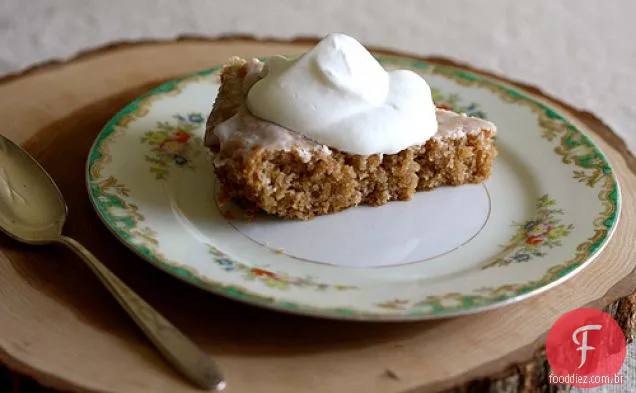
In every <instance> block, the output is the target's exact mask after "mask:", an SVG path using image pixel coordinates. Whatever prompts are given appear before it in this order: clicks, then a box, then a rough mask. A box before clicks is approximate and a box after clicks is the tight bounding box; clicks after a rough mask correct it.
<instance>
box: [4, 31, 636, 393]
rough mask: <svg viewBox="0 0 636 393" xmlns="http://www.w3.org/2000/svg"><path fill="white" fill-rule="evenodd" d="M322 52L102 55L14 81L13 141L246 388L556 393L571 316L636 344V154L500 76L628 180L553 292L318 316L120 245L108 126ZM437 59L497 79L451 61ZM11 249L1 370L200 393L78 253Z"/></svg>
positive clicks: (589, 119)
mask: <svg viewBox="0 0 636 393" xmlns="http://www.w3.org/2000/svg"><path fill="white" fill-rule="evenodd" d="M313 43H315V40H312V39H299V40H295V41H272V40H267V41H262V40H257V39H252V38H249V37H225V38H221V39H203V38H194V37H189V38H188V37H184V38H181V39H178V40H173V41H153V42H136V43H121V44H115V45H111V46H108V47H104V48H100V49H96V50H92V51H89V52H86V53H82V54H80V55H79V56H77V57H75V58H73V59H71V60H69V61H65V62H59V63H50V64H45V65H41V66H38V67H35V68H33V69H30V70H28V71H26V72H23V73H21V74H17V75H13V76H8V77H5V78H3V79H0V116H1V118H2V119H3V121H2V130H1V131H0V132H3V133H4V134H5V135H7V136H9V137H10V138H12V139H14V140H15V141H17V142H19V143H21V144H22V145H23V146H25V147H26V148H27V150H29V151H30V152H31V153H32V154H34V155H35V157H36V158H38V159H39V160H40V162H41V163H42V164H43V165H44V166H45V168H47V169H48V170H49V171H50V172H51V174H52V176H53V177H54V178H55V180H56V181H57V182H58V183H59V185H60V187H61V189H62V192H63V193H64V195H65V196H66V198H67V199H68V203H69V209H70V219H69V222H68V226H67V233H68V234H69V235H71V236H74V237H76V238H77V239H78V240H79V241H81V242H83V243H85V245H86V246H88V247H89V248H90V249H91V250H93V251H94V253H95V254H96V255H97V256H98V257H100V258H101V259H102V260H103V261H104V263H106V264H107V265H108V266H109V267H111V268H112V270H113V271H114V272H115V273H116V274H118V275H119V276H120V277H121V278H122V279H123V280H124V281H126V282H127V283H128V284H129V285H131V286H132V287H133V288H134V289H135V290H137V291H138V293H139V294H140V295H141V296H143V297H144V298H146V299H147V300H148V301H149V302H150V303H151V304H153V305H154V306H155V307H156V308H157V309H158V310H159V311H160V312H162V313H164V314H165V315H166V316H167V317H168V318H169V319H171V320H172V321H174V323H175V324H177V325H178V326H179V327H181V328H182V329H183V330H184V331H185V332H186V333H187V334H189V335H191V336H192V337H193V338H194V339H195V340H196V341H197V342H198V343H200V344H201V345H202V346H203V347H204V348H206V349H207V350H208V351H209V353H210V354H211V355H212V356H215V357H216V358H218V360H219V362H220V363H221V365H222V367H223V368H224V369H225V370H226V373H227V377H228V380H229V387H228V388H227V389H226V391H227V392H230V393H234V392H241V393H242V392H255V391H258V392H275V393H288V392H289V393H296V392H300V391H302V392H306V393H312V392H321V393H326V392H351V393H357V392H365V393H373V392H383V393H384V392H395V393H397V392H405V393H407V392H408V393H415V392H418V393H419V392H443V391H466V390H470V391H473V389H476V390H474V391H492V392H498V391H506V392H531V391H535V389H540V390H542V389H546V390H547V389H548V388H550V389H552V390H554V389H555V387H554V386H548V385H547V379H546V375H547V373H548V372H549V368H548V366H547V362H546V360H545V356H544V352H543V351H542V348H543V343H544V340H545V336H546V333H547V331H548V329H549V328H550V326H551V325H552V323H553V322H554V321H555V320H556V319H557V318H558V317H560V316H561V315H562V314H563V313H565V312H567V311H569V310H571V309H573V308H577V307H582V306H591V307H596V308H604V307H609V308H606V309H607V310H608V312H610V313H611V314H612V315H613V316H614V317H615V318H616V319H617V320H618V321H619V323H620V324H621V326H622V327H623V329H624V331H625V333H626V336H627V338H628V340H629V339H631V336H632V335H633V332H634V329H633V328H634V316H635V310H636V307H635V304H636V295H634V291H635V290H636V272H635V267H636V244H635V243H634V241H633V234H634V233H635V228H636V157H634V155H633V154H631V153H629V152H628V150H627V148H626V146H625V144H624V143H623V142H622V141H621V140H620V138H619V137H617V136H616V134H614V133H613V132H612V131H611V130H610V129H609V128H608V127H607V126H605V125H604V124H603V123H602V122H601V121H600V120H598V119H597V118H596V117H595V116H593V115H592V114H589V113H586V112H581V111H577V110H576V109H574V108H572V107H570V106H568V105H566V104H564V103H562V102H558V101H556V100H555V99H553V98H551V97H548V96H547V95H545V94H544V93H542V92H541V91H539V90H538V89H536V88H533V87H531V86H526V85H521V84H519V83H515V82H512V81H510V80H507V79H504V78H501V77H498V76H494V75H491V74H488V75H490V76H492V77H496V78H498V79H499V80H501V81H505V82H506V83H510V84H514V85H516V86H518V87H519V88H521V89H524V90H525V91H527V93H528V94H531V95H532V96H534V97H535V98H537V99H539V100H544V101H546V102H547V103H549V105H551V106H557V107H559V108H562V110H563V111H564V112H569V113H571V114H572V115H574V116H576V117H577V118H578V119H579V121H580V123H581V125H582V127H587V128H589V129H591V130H592V131H593V132H592V133H591V137H592V139H593V140H594V141H595V142H596V143H597V144H598V145H599V146H600V147H601V149H603V151H604V152H605V153H606V154H607V157H608V159H609V160H610V162H611V164H612V165H613V167H614V169H615V171H616V173H617V175H618V176H619V181H620V183H621V189H622V194H623V209H622V213H621V215H622V216H621V219H620V221H619V225H618V228H617V230H616V233H615V235H614V238H613V239H612V240H611V241H610V243H609V245H608V246H607V247H606V249H605V250H604V251H603V253H602V254H601V255H600V256H599V257H598V259H597V261H596V262H595V263H593V264H592V265H590V266H589V267H588V268H586V269H585V270H583V271H582V272H581V273H579V274H578V275H577V276H575V277H574V278H572V279H570V280H569V281H567V282H566V283H564V284H562V285H560V286H558V287H557V288H554V289H552V290H549V291H547V292H546V293H543V294H541V295H539V296H536V297H534V298H532V299H529V300H526V301H523V302H520V303H517V304H514V305H511V306H507V307H505V308H502V309H499V310H494V311H490V312H486V313H482V314H477V315H472V316H467V317H461V318H455V319H445V320H436V321H430V322H417V323H415V322H412V323H398V324H386V323H385V324H369V323H356V322H337V321H327V320H318V319H313V318H303V317H296V316H291V315H286V314H281V313H276V312H271V311H266V310H262V309H257V308H253V307H250V306H246V305H243V304H239V303H237V302H234V301H230V300H226V299H222V298H219V297H216V296H213V295H211V294H208V293H205V292H203V291H201V290H199V289H196V288H193V287H190V286H188V285H186V284H185V283H182V282H180V281H179V280H176V279H174V278H172V277H170V276H168V275H167V274H165V273H163V272H161V271H159V270H158V269H155V268H153V267H152V266H151V265H149V264H147V263H145V262H144V261H142V260H140V259H139V258H138V257H136V256H135V255H134V254H133V253H132V252H131V251H129V250H128V249H127V248H126V247H125V246H123V245H122V244H120V243H118V242H117V240H116V239H115V238H114V237H113V236H112V235H111V234H110V232H109V231H108V230H107V229H106V228H105V227H104V226H103V225H102V224H101V222H100V221H99V219H98V218H97V216H96V215H95V213H94V212H93V211H92V208H91V205H90V202H89V200H88V198H87V195H86V189H85V185H84V165H85V161H86V156H87V152H88V150H89V148H90V146H91V144H92V142H93V140H94V138H95V136H96V135H97V133H98V132H99V131H100V130H101V128H102V127H103V125H104V124H105V123H106V122H107V121H108V120H109V119H110V118H111V117H112V116H113V115H114V114H115V113H116V112H117V111H119V110H120V109H121V108H122V107H123V106H125V105H126V104H127V103H129V102H130V101H132V100H133V99H134V98H136V97H138V96H139V95H141V94H143V93H145V92H146V91H148V90H149V89H151V88H153V87H156V86H158V85H159V84H161V83H163V82H165V81H167V80H169V79H172V78H175V77H178V76H180V75H183V74H185V73H188V72H192V71H197V70H200V69H203V68H209V67H212V66H215V65H217V64H220V63H223V62H225V61H226V60H227V59H228V58H229V57H230V56H233V55H238V56H244V57H250V56H269V55H274V54H280V53H286V54H292V53H301V52H303V51H305V50H306V49H307V48H308V47H310V46H311V45H312V44H313ZM378 52H385V53H389V52H388V51H382V50H378ZM393 54H395V53H393ZM427 60H428V61H432V62H439V63H444V64H448V65H454V66H456V67H460V68H465V69H468V70H470V71H472V72H478V73H479V72H481V73H484V72H482V71H479V70H475V69H473V68H471V67H468V66H466V65H462V64H458V63H454V62H451V61H449V60H446V59H440V58H427ZM484 74H485V73H484ZM0 247H1V254H0V296H2V301H1V302H0V362H2V363H4V364H6V365H7V367H9V368H10V369H12V370H14V371H16V372H19V373H22V374H24V375H28V376H30V377H32V378H34V379H35V380H36V381H38V382H39V383H41V384H43V385H45V386H48V387H50V388H53V389H57V390H64V391H87V392H106V391H108V392H117V393H119V392H126V393H136V392H158V393H160V392H190V391H192V392H195V391H197V389H196V388H195V387H193V386H190V385H189V384H187V383H186V382H184V380H183V379H181V378H180V377H179V376H178V375H177V374H176V373H175V372H174V371H173V370H172V369H171V368H170V367H169V366H168V365H167V364H166V363H164V362H163V360H162V359H161V358H160V357H159V356H158V355H157V354H156V352H155V351H154V349H153V348H152V347H151V346H150V345H149V344H148V343H147V342H146V340H145V338H144V337H143V336H142V335H141V334H140V333H139V332H138V331H137V329H136V327H135V326H134V324H133V323H132V322H130V321H129V320H128V318H127V317H126V316H125V314H124V313H123V312H122V311H121V310H119V308H118V306H117V304H116V302H115V301H114V300H113V299H111V298H110V295H108V294H107V293H106V291H104V290H103V289H102V287H101V285H100V284H99V283H98V281H97V280H96V279H94V278H93V277H92V275H91V273H90V272H89V271H88V269H87V268H85V267H84V266H83V265H82V263H81V262H80V261H78V260H77V258H76V257H75V256H73V255H71V254H70V253H67V252H65V251H64V250H59V249H56V248H33V247H27V246H22V245H18V244H16V243H15V242H12V241H10V240H7V239H6V237H1V238H0Z"/></svg>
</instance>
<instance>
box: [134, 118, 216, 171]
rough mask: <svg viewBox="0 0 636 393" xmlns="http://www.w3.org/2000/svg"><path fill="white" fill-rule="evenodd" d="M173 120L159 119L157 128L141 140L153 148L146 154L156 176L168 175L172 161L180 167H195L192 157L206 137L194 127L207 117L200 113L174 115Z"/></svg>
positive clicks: (199, 151) (196, 154) (199, 150)
mask: <svg viewBox="0 0 636 393" xmlns="http://www.w3.org/2000/svg"><path fill="white" fill-rule="evenodd" d="M174 119H175V120H176V123H174V122H167V121H161V122H157V126H156V128H155V129H154V130H150V131H147V132H146V133H145V134H144V135H143V136H142V137H141V143H144V144H148V145H150V146H151V147H152V148H151V150H150V154H147V155H146V161H148V162H149V163H150V164H151V165H152V166H151V167H150V172H151V173H152V174H154V176H155V179H157V180H162V179H165V178H166V177H167V176H168V175H169V173H170V167H171V165H172V164H176V165H177V166H179V167H184V168H188V169H194V165H193V164H192V160H193V159H194V158H196V157H197V156H198V155H199V154H200V153H201V149H200V146H201V145H202V143H203V140H202V139H201V137H200V136H197V135H194V134H193V131H194V130H196V129H197V128H199V127H200V125H201V124H202V123H203V122H204V121H205V119H204V118H203V115H202V114H201V113H189V114H187V115H181V114H176V115H174Z"/></svg>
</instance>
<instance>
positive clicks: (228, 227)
mask: <svg viewBox="0 0 636 393" xmlns="http://www.w3.org/2000/svg"><path fill="white" fill-rule="evenodd" d="M378 59H379V60H380V61H381V62H382V64H384V65H385V67H387V68H396V67H399V68H409V69H412V70H414V71H416V72H419V73H421V74H422V75H423V76H424V77H425V78H426V79H427V80H428V82H429V84H430V85H431V86H432V87H433V88H434V93H435V97H434V98H435V100H436V102H438V103H441V104H445V105H448V106H449V107H451V108H453V109H454V110H456V111H461V112H466V113H468V114H470V115H474V116H482V117H485V118H487V119H489V120H491V121H493V122H494V123H495V124H497V126H498V135H497V139H496V144H497V147H498V150H499V153H500V154H499V156H498V157H497V159H496V161H495V167H494V172H493V175H492V177H491V178H490V179H489V180H488V181H487V182H485V184H483V185H466V186H461V187H454V188H443V189H438V190H435V191H431V192H426V193H419V194H418V195H417V196H416V197H415V199H414V200H412V201H409V202H391V203H389V204H388V205H385V206H382V207H375V208H372V207H357V208H353V209H349V210H347V211H344V212H341V213H338V214H333V215H329V216H323V217H318V218H316V219H314V220H312V221H309V222H296V221H293V222H292V221H282V220H278V219H275V218H271V217H266V216H259V217H256V218H255V219H253V220H251V219H249V218H247V217H245V215H244V214H242V212H241V211H240V210H239V209H237V208H236V207H235V206H233V205H232V204H231V203H229V204H227V203H226V204H225V205H223V204H222V203H221V204H220V203H219V201H218V199H219V198H218V195H217V194H218V189H219V187H218V184H217V182H216V180H215V177H214V174H213V171H212V168H211V166H210V164H209V162H208V159H207V156H206V154H205V151H204V148H203V146H202V137H203V132H204V123H205V119H206V117H207V115H208V113H209V111H210V109H211V105H212V102H213V100H214V98H215V95H216V93H217V89H218V86H219V82H218V73H219V70H220V68H219V67H216V68H213V69H209V70H204V71H201V72H198V73H196V74H193V75H188V76H186V77H184V78H182V79H179V80H175V81H172V82H170V83H168V84H165V85H163V86H161V87H159V88H157V89H155V90H152V91H151V92H149V93H148V94H146V95H144V96H142V97H140V98H138V99H137V100H135V101H134V102H132V103H131V104H130V105H128V106H127V107H125V108H124V109H123V110H122V111H121V112H120V113H118V114H117V115H116V116H115V117H114V118H113V119H112V120H111V121H110V122H109V123H108V124H107V125H106V126H105V127H104V129H103V130H102V132H101V133H100V134H99V136H98V138H97V140H96V141H95V144H94V146H93V148H92V150H91V152H90V156H89V159H88V166H87V182H88V189H89V194H90V198H91V200H92V202H93V204H94V206H95V208H96V210H97V212H98V214H99V216H100V217H101V218H102V220H103V221H104V223H105V224H106V226H108V228H110V229H111V230H112V232H113V233H114V234H115V235H116V236H117V238H118V239H120V240H121V241H122V242H123V243H124V244H125V245H127V246H128V247H130V248H131V249H132V250H134V251H135V252H136V253H137V254H139V255H140V256H141V257H142V258H144V259H145V260H147V261H148V262H150V263H152V264H153V265H155V266H158V267H160V268H162V269H164V270H166V271H168V272H170V273H172V274H174V275H175V276H177V277H179V278H181V279H183V280H185V281H187V282H189V283H192V284H194V285H197V286H199V287H201V288H204V289H206V290H209V291H210V292H213V293H216V294H220V295H224V296H227V297H230V298H233V299H237V300H241V301H245V302H248V303H251V304H255V305H258V306H264V307H269V308H273V309H277V310H281V311H288V312H293V313H299V314H308V315H314V316H320V317H328V318H339V319H358V320H376V321H383V320H414V319H428V318H436V317H448V316H452V315H460V314H468V313H473V312H477V311H483V310H487V309H490V308H494V307H498V306H502V305H505V304H509V303H511V302H514V301H518V300H521V299H523V298H525V297H528V296H530V295H533V294H537V293H539V292H541V291H543V290H545V289H547V288H550V287H552V286H554V285H556V284H557V283H560V282H562V281H563V280H565V279H566V278H567V277H570V276H572V275H573V274H575V273H576V272H577V271H579V270H580V269H581V268H582V267H583V266H585V265H586V264H588V263H589V262H591V261H592V260H593V259H594V257H595V256H596V255H597V254H598V253H599V252H600V251H601V250H602V249H603V247H604V246H605V244H606V243H607V242H608V240H609V239H610V237H611V235H612V232H613V230H614V228H615V226H616V223H617V218H618V216H619V210H620V192H619V186H618V184H617V181H616V178H615V176H614V174H613V172H612V169H611V167H610V166H609V164H608V162H607V161H606V159H605V157H604V156H603V154H602V153H601V152H600V151H599V150H598V148H597V147H596V146H594V144H593V143H592V142H591V141H590V139H588V138H587V137H586V136H585V135H584V133H583V132H582V131H581V130H580V129H577V128H576V127H575V126H574V125H573V124H572V123H571V122H570V121H569V120H568V119H567V118H566V117H565V115H564V114H561V113H558V112H557V111H556V110H554V109H553V108H549V107H547V106H545V104H542V103H540V102H538V101H536V100H535V99H534V98H532V97H531V96H530V95H528V94H526V93H524V92H522V91H519V90H516V89H514V88H511V87H510V86H508V85H505V84H503V83H502V82H498V81H496V80H493V79H487V78H484V77H482V76H477V75H475V74H471V73H469V72H466V71H463V70H459V69H455V68H451V67H447V66H441V65H436V64H432V63H425V62H421V61H414V60H409V59H406V58H398V57H386V56H378ZM221 202H223V201H221Z"/></svg>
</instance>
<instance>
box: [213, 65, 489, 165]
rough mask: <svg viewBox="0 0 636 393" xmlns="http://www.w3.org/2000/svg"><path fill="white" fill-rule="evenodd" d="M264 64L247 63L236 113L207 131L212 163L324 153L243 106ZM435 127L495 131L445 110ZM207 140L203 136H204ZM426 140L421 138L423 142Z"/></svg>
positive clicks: (444, 133)
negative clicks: (213, 146)
mask: <svg viewBox="0 0 636 393" xmlns="http://www.w3.org/2000/svg"><path fill="white" fill-rule="evenodd" d="M263 66H264V63H262V62H261V61H259V60H258V59H252V60H250V61H249V62H248V64H247V67H246V70H247V73H246V75H245V78H244V80H243V86H242V87H243V88H242V97H240V98H239V97H237V99H240V100H241V104H240V107H239V110H238V111H237V113H236V114H235V115H234V116H232V117H231V118H229V119H228V120H226V121H224V122H222V123H220V124H218V125H217V126H216V127H214V128H213V129H210V130H208V132H212V133H213V134H214V136H215V137H216V138H215V139H216V141H217V142H218V144H219V148H220V150H221V152H222V153H221V154H219V155H217V157H216V159H215V163H214V164H215V165H217V166H218V165H223V161H224V160H223V159H222V158H221V157H223V156H225V157H229V156H233V155H235V154H250V153H252V154H253V153H254V152H256V151H258V150H259V149H263V150H270V151H275V150H280V151H287V152H289V151H295V152H296V153H297V154H298V156H299V157H300V158H301V159H302V160H303V161H304V162H307V161H308V160H309V159H310V158H311V155H312V154H313V153H316V152H320V153H322V154H325V155H328V154H330V153H331V150H330V148H329V147H328V146H325V145H322V144H319V143H316V142H315V141H312V140H310V139H308V138H306V137H304V136H303V135H300V134H298V133H297V132H294V131H291V130H288V129H287V128H284V127H282V126H279V125H277V124H274V123H272V122H269V121H266V120H263V119H260V118H257V117H256V116H254V115H253V114H251V113H250V112H249V110H248V109H247V107H246V105H245V95H246V94H247V92H248V91H249V89H250V88H251V86H252V85H253V84H254V83H256V81H258V80H259V78H260V76H261V72H262V69H263ZM435 113H436V117H437V123H438V129H437V132H436V133H435V135H434V136H433V137H432V138H435V139H441V138H461V137H464V136H465V135H467V134H479V133H480V132H482V130H489V131H491V132H492V133H493V134H494V133H496V126H495V125H494V124H493V123H491V122H489V121H487V120H484V119H480V118H477V117H470V116H467V115H466V114H462V113H456V112H453V111H449V110H445V109H436V111H435ZM206 139H207V138H206ZM425 142H426V141H422V142H421V144H424V143H425Z"/></svg>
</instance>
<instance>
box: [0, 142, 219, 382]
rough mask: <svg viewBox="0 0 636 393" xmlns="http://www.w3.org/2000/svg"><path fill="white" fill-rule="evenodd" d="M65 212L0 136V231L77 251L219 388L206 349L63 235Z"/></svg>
mask: <svg viewBox="0 0 636 393" xmlns="http://www.w3.org/2000/svg"><path fill="white" fill-rule="evenodd" d="M67 214H68V207H67V204H66V202H65V201H64V196H63V195H62V192H61V191H60V189H59V188H58V187H57V185H56V184H55V181H54V180H53V178H52V177H51V176H50V175H49V174H48V173H47V172H46V170H45V169H44V168H43V167H42V166H41V165H40V164H39V163H38V162H37V161H36V160H35V158H33V157H32V156H31V155H30V154H28V153H27V152H26V151H24V150H23V149H22V148H21V147H20V146H18V145H17V144H15V143H14V142H13V141H11V140H10V139H8V138H6V137H5V136H2V135H0V230H1V231H2V232H4V233H5V234H7V235H8V236H9V237H11V238H13V239H15V240H17V241H19V242H23V243H27V244H33V245H48V244H59V245H64V246H66V247H68V248H69V249H71V250H72V251H74V252H75V253H77V255H79V256H80V257H81V258H82V260H83V261H84V262H85V263H86V264H87V265H88V266H89V267H90V268H91V270H92V271H93V273H95V275H96V276H97V278H99V280H100V281H101V282H102V284H104V286H105V287H106V289H107V290H108V291H109V292H110V293H111V294H112V295H113V296H114V297H115V299H116V300H117V301H118V302H119V304H120V305H121V306H122V307H123V309H124V310H125V311H126V312H127V313H128V315H129V316H130V317H131V318H132V319H133V320H134V321H135V322H136V323H137V325H138V326H139V327H140V328H141V330H142V331H143V332H144V333H145V334H146V336H147V337H148V338H149V339H150V341H151V342H152V343H153V344H154V345H155V346H156V347H157V349H158V350H159V352H160V353H161V354H163V355H164V357H165V358H166V359H167V360H168V361H169V362H170V363H171V364H172V365H173V366H174V367H175V368H176V369H177V370H178V371H180V372H181V373H182V374H183V375H184V376H185V377H187V378H188V379H189V380H190V381H191V382H193V383H195V384H196V385H198V386H199V387H201V388H204V389H215V390H222V389H224V388H225V386H226V383H225V380H224V378H223V374H222V373H221V371H220V369H219V367H218V365H217V364H216V363H215V362H214V361H213V360H212V359H211V358H210V357H209V356H208V355H207V354H206V353H204V352H203V351H202V350H201V349H200V348H199V347H198V346H197V345H196V344H194V343H193V342H192V341H191V340H190V339H188V338H187V337H186V336H185V335H184V334H183V333H181V332H180V331H179V330H178V329H177V328H176V327H175V326H174V325H172V323H170V322H169V321H168V320H166V319H165V318H164V317H163V316H162V315H161V314H159V313H158V312H157V311H156V310H155V309H154V308H152V307H151V306H150V305H149V304H148V303H146V302H145V301H144V300H143V299H142V298H141V297H139V295H137V294H136V293H135V292H134V291H133V290H132V289H131V288H129V287H128V286H127V285H126V284H125V283H124V282H122V281H121V280H120V279H119V278H117V276H115V275H114V274H113V273H112V272H111V271H110V270H109V269H108V268H107V267H106V266H104V265H103V264H102V263H101V262H100V261H99V260H98V259H97V258H96V257H95V256H94V255H93V254H92V253H91V252H90V251H88V250H87V249H86V248H85V247H84V246H82V245H81V244H80V243H79V242H77V241H76V240H74V239H72V238H70V237H68V236H64V235H63V229H64V224H65V222H66V217H67Z"/></svg>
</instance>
